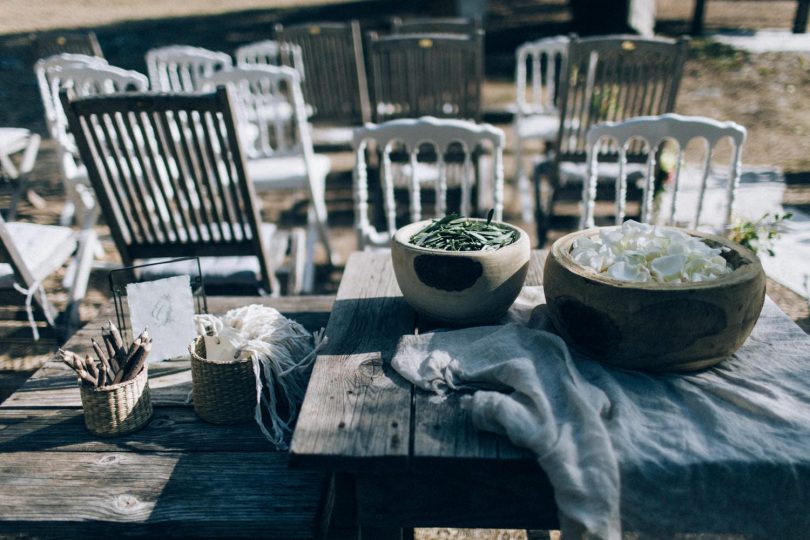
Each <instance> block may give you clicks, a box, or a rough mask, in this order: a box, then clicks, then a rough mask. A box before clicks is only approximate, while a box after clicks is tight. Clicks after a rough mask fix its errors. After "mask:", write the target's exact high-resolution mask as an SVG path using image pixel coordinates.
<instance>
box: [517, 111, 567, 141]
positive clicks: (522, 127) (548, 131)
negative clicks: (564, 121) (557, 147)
mask: <svg viewBox="0 0 810 540" xmlns="http://www.w3.org/2000/svg"><path fill="white" fill-rule="evenodd" d="M515 123H516V126H515V129H516V130H517V134H518V136H519V137H520V138H521V139H528V138H533V139H542V140H544V141H548V142H552V141H555V140H557V133H558V132H559V130H560V117H559V116H557V114H554V113H549V114H533V115H531V116H521V117H517V118H516V120H515Z"/></svg>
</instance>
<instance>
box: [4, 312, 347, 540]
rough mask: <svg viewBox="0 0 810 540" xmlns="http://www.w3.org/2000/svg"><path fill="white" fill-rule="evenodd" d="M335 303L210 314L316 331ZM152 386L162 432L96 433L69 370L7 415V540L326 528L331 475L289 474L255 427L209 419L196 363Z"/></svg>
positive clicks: (51, 365)
mask: <svg viewBox="0 0 810 540" xmlns="http://www.w3.org/2000/svg"><path fill="white" fill-rule="evenodd" d="M333 302H334V298H333V297H324V296H319V297H318V296H315V297H289V298H274V299H272V298H253V297H230V298H223V297H209V299H208V308H209V311H210V312H211V313H222V312H224V311H227V310H228V309H231V308H234V307H238V306H243V305H247V304H252V303H260V304H264V305H269V306H273V307H275V308H277V309H278V310H279V311H281V312H282V313H284V314H286V315H288V316H289V317H291V318H294V319H295V320H297V321H299V322H301V323H302V324H303V325H304V326H305V327H307V328H308V329H310V330H315V329H318V328H321V327H323V326H325V325H326V322H327V320H328V318H329V312H330V310H331V308H332V303H333ZM111 316H113V317H112V318H114V313H113V312H112V308H111V306H110V307H108V308H107V309H106V310H105V311H104V312H102V314H101V315H100V316H99V317H97V318H96V319H95V320H93V321H92V322H91V323H89V324H87V325H86V326H85V327H84V328H83V329H82V330H80V331H79V332H78V333H77V334H76V335H75V336H74V337H73V338H72V339H71V340H70V341H68V343H67V344H66V346H65V347H66V348H68V349H70V350H73V351H75V352H82V353H83V352H89V343H90V337H91V336H93V337H97V336H98V335H99V332H100V327H101V324H102V323H103V322H106V320H107V319H108V318H111ZM149 384H150V388H151V396H152V403H153V405H154V407H155V413H154V416H153V418H152V420H151V422H150V423H149V425H148V426H147V427H146V428H144V429H143V430H141V431H139V432H137V433H134V434H131V435H127V436H124V437H117V438H113V439H101V438H98V437H94V436H92V435H91V434H90V433H89V432H88V431H87V430H86V429H85V427H84V420H83V416H82V410H81V402H80V398H79V390H78V387H77V384H76V376H75V374H73V373H72V372H70V371H69V369H68V368H67V367H66V366H65V365H64V364H62V363H61V362H58V361H50V362H47V363H46V364H45V365H44V366H43V367H42V368H41V369H39V370H38V371H37V372H36V373H35V374H34V375H33V376H32V377H31V378H30V379H29V380H28V382H26V383H25V384H24V385H23V386H22V387H21V388H20V389H19V390H18V391H17V392H15V393H14V394H13V395H12V396H10V397H9V398H8V400H6V401H5V402H4V403H3V404H2V406H0V536H2V537H5V536H17V535H22V536H26V535H33V536H58V537H61V538H65V537H71V536H82V537H85V536H88V535H90V536H104V537H111V536H114V535H120V534H124V535H127V536H132V535H144V534H156V535H157V534H160V535H168V534H170V535H173V536H208V537H254V538H255V537H273V538H311V537H313V536H314V535H316V533H317V532H318V529H322V528H324V527H325V523H324V522H323V520H324V519H326V518H328V512H324V511H323V510H322V509H325V508H327V507H328V506H329V505H330V501H329V500H324V498H329V497H331V491H330V490H329V489H328V487H329V486H330V485H331V481H330V475H328V474H324V473H319V472H310V471H290V470H289V468H288V463H287V461H288V459H287V454H286V453H284V452H276V451H274V448H273V447H272V445H270V444H269V443H268V442H267V441H266V440H265V439H264V437H263V436H262V434H261V433H260V432H259V429H258V428H257V426H256V425H255V424H254V423H249V424H243V425H239V426H214V425H211V424H206V423H205V422H203V421H202V420H200V419H199V418H198V417H197V416H196V415H195V413H194V411H193V409H192V408H191V406H190V404H189V403H187V397H188V394H189V392H190V390H191V374H190V370H189V364H188V362H187V361H185V362H165V363H161V364H156V365H153V366H151V367H150V369H149ZM281 487H284V489H280V488H281ZM319 512H321V514H319Z"/></svg>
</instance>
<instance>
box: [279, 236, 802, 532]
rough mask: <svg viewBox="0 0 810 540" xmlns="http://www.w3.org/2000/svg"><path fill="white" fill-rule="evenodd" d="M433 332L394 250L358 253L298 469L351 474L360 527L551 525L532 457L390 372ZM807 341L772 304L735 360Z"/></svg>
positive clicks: (536, 264)
mask: <svg viewBox="0 0 810 540" xmlns="http://www.w3.org/2000/svg"><path fill="white" fill-rule="evenodd" d="M545 255H546V254H545V252H541V251H535V252H533V254H532V258H531V262H530V268H529V272H528V277H527V281H526V285H529V286H532V285H541V284H542V275H543V264H544V261H545ZM426 330H430V328H429V327H424V326H423V324H422V322H421V321H420V319H419V317H418V316H417V315H416V314H415V313H414V312H413V310H412V309H411V308H410V307H409V306H408V305H407V303H406V302H405V300H404V299H403V297H402V295H401V292H400V290H399V288H398V286H397V283H396V278H395V276H394V272H393V268H392V263H391V259H390V255H389V254H387V253H369V252H363V253H355V254H353V255H352V256H351V258H350V259H349V261H348V264H347V266H346V269H345V272H344V275H343V279H342V281H341V285H340V288H339V290H338V294H337V299H336V301H335V304H334V307H333V311H332V316H331V318H330V319H329V325H328V326H327V330H326V334H327V336H328V338H329V341H328V344H327V346H326V348H325V349H324V351H323V353H322V354H321V355H319V356H318V358H317V360H316V363H315V366H314V368H313V373H312V378H311V380H310V383H309V387H308V389H307V394H306V397H305V399H304V404H303V407H302V409H301V413H300V416H299V419H298V423H297V426H296V429H295V432H294V435H293V440H292V444H291V448H290V463H291V465H293V466H297V467H302V468H306V469H323V470H331V471H335V472H338V473H341V474H344V475H346V476H347V477H349V478H351V479H352V480H353V481H354V482H355V484H354V487H355V494H356V497H357V504H358V515H359V516H360V517H359V520H360V522H361V525H363V526H368V527H372V528H379V529H393V528H397V527H413V526H456V527H481V528H487V527H498V528H502V527H509V528H538V529H539V528H544V529H545V528H553V527H555V526H556V508H555V505H554V501H553V491H552V490H551V487H550V483H549V482H548V478H547V477H546V476H545V474H544V473H543V472H542V470H541V469H540V467H539V466H538V465H537V462H536V460H535V459H534V456H532V455H529V454H528V453H527V452H526V451H524V450H522V449H520V448H517V447H515V446H513V445H512V444H511V443H510V442H509V441H508V440H506V438H504V437H500V436H497V435H494V434H490V433H485V432H482V431H479V430H477V429H476V428H475V427H474V426H473V424H472V421H471V419H470V417H469V415H468V414H466V413H465V411H464V410H463V409H462V407H461V406H460V402H459V400H460V399H461V398H460V396H459V395H458V394H454V393H451V394H450V395H449V396H448V397H447V399H446V400H444V401H439V400H436V399H435V398H434V397H433V395H432V394H431V393H430V392H426V391H423V390H419V389H415V388H414V387H413V385H411V384H410V383H408V382H407V381H405V380H404V379H403V378H402V377H401V376H400V375H399V374H398V373H396V372H395V371H394V370H393V369H392V368H391V366H390V360H391V357H392V355H393V353H394V350H395V347H396V346H397V344H398V341H399V338H400V337H401V336H402V335H405V334H413V333H419V332H422V331H426ZM774 336H778V337H777V338H774ZM807 342H808V340H807V336H806V335H805V334H804V333H803V332H802V331H801V330H800V329H799V328H798V327H797V326H796V325H795V323H793V322H792V321H791V320H790V319H789V318H788V317H787V316H786V315H785V314H784V313H782V312H781V311H780V310H779V308H778V307H777V306H776V305H775V304H774V303H773V302H772V301H771V300H770V299H766V302H765V306H764V309H763V312H762V315H761V317H760V319H759V321H758V323H757V326H756V328H755V329H754V333H753V334H752V336H751V338H750V339H749V341H748V342H747V344H746V346H744V347H743V348H742V349H740V350H739V351H738V352H737V354H736V356H737V357H738V359H741V358H743V357H745V358H748V357H751V359H753V362H752V363H753V364H754V365H757V363H761V362H762V361H763V360H764V359H765V357H768V356H769V355H770V356H776V357H780V358H782V357H784V358H786V359H791V362H792V361H793V360H795V359H796V358H807V359H810V356H807V353H806V351H807V350H810V349H807V348H806V343H807ZM803 351H804V352H803ZM797 355H798V356H797ZM791 365H793V364H791ZM775 459H778V455H777V456H776V458H775ZM787 465H789V464H787ZM688 466H689V465H688V464H687V465H684V467H687V468H688ZM695 466H696V467H699V466H700V464H697V465H695ZM679 471H680V470H679ZM691 472H693V471H689V470H683V471H682V473H683V474H690V473H691ZM673 474H674V471H673Z"/></svg>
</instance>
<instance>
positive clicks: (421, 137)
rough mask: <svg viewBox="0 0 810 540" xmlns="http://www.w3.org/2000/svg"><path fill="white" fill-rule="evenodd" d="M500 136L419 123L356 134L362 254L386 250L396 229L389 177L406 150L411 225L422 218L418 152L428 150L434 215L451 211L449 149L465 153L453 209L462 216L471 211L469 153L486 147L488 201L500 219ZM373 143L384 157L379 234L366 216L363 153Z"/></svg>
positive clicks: (395, 123) (487, 129)
mask: <svg viewBox="0 0 810 540" xmlns="http://www.w3.org/2000/svg"><path fill="white" fill-rule="evenodd" d="M504 141H505V137H504V134H503V131H502V130H500V129H498V128H495V127H493V126H491V125H489V124H475V123H473V122H467V121H464V120H452V119H437V118H432V117H424V118H420V119H418V120H417V119H400V120H391V121H389V122H385V123H382V124H366V126H365V127H362V128H357V129H355V131H354V149H355V154H356V162H355V167H354V200H355V228H356V230H357V235H358V244H359V247H360V249H365V248H367V247H387V246H388V245H389V243H390V241H391V238H392V236H393V234H394V232H395V231H396V229H397V221H396V218H397V204H396V199H395V193H394V187H395V186H394V179H393V175H392V160H391V154H392V152H394V151H395V150H396V151H399V150H402V149H404V151H405V152H406V153H407V155H408V157H409V160H410V168H409V170H410V173H411V177H410V182H409V184H408V192H409V204H408V219H409V220H410V221H411V222H414V221H419V220H420V219H423V213H422V201H421V196H422V188H423V183H422V181H421V179H420V177H419V173H420V171H421V170H423V168H422V167H419V166H418V161H417V160H418V157H419V152H420V148H421V147H423V146H424V145H429V146H431V147H432V148H433V150H435V152H436V160H437V161H436V164H437V167H438V171H439V174H438V179H437V181H436V182H434V183H433V187H434V190H435V196H436V203H435V211H434V216H439V217H441V216H444V215H445V214H446V213H447V212H448V211H449V210H451V209H449V208H448V204H447V203H448V200H447V191H448V189H447V187H448V186H447V174H446V170H447V164H446V162H445V155H446V153H447V151H448V149H450V147H451V146H452V145H461V148H462V151H463V153H464V161H463V171H464V173H463V176H462V182H461V186H460V188H461V199H460V204H459V208H457V209H455V210H457V211H458V212H459V213H460V214H461V215H469V214H470V212H471V209H472V207H473V200H472V192H473V189H474V187H476V186H475V183H476V179H475V173H474V166H473V156H472V154H473V152H474V151H475V149H476V147H479V146H481V145H483V144H485V143H486V144H488V145H490V146H491V148H492V153H493V155H494V159H493V160H492V163H493V173H492V177H493V179H494V180H493V182H492V191H493V194H492V199H493V201H494V206H493V207H494V210H495V219H498V220H499V219H501V218H502V216H503V147H504ZM369 144H374V145H375V146H376V147H377V148H379V149H380V151H381V153H382V170H381V175H380V176H381V182H380V183H381V188H382V191H383V193H382V205H383V209H384V214H385V229H384V230H382V231H380V230H378V229H377V228H376V227H375V225H373V224H372V222H371V219H370V217H369V204H368V200H369V189H368V172H367V165H366V149H367V147H368V145H369Z"/></svg>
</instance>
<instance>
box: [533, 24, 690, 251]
mask: <svg viewBox="0 0 810 540" xmlns="http://www.w3.org/2000/svg"><path fill="white" fill-rule="evenodd" d="M687 52H688V40H686V39H684V38H681V39H678V40H673V39H664V38H640V37H638V36H621V35H618V36H600V37H592V38H577V37H576V36H574V37H572V38H571V42H570V45H569V49H568V60H567V63H566V70H565V74H564V77H563V80H562V81H561V83H560V91H559V92H560V93H559V96H558V101H557V105H558V107H559V111H560V113H559V114H560V127H559V132H558V134H557V139H556V144H555V152H554V155H553V157H552V158H551V159H550V160H547V161H544V162H542V163H540V164H539V165H538V166H537V167H536V168H535V174H534V183H535V215H536V221H537V235H538V242H539V244H540V246H543V245H544V243H545V239H546V235H547V233H548V229H549V226H550V220H551V218H552V217H553V215H554V205H555V202H556V201H557V199H558V196H559V194H560V191H561V189H560V188H563V187H566V186H571V185H573V186H574V187H578V188H581V187H582V185H583V184H584V178H585V171H586V154H587V140H586V137H587V134H588V130H589V129H590V128H591V126H594V125H597V124H600V123H603V122H617V121H622V120H625V119H628V118H633V117H636V116H651V115H660V114H665V113H668V112H672V111H673V110H674V109H675V99H676V97H677V95H678V88H679V86H680V82H681V74H682V72H683V64H684V61H685V60H686V55H687ZM601 151H603V152H606V153H609V154H613V155H612V157H609V158H606V159H604V160H600V161H602V162H603V163H601V164H600V167H603V168H604V170H600V171H599V174H598V177H599V178H600V179H601V178H610V179H614V178H616V169H617V164H616V158H617V153H616V151H615V149H614V148H610V147H608V146H605V147H604V148H602V149H601ZM626 157H627V160H628V162H629V163H630V165H629V167H630V168H629V169H628V172H630V173H633V172H640V171H641V170H643V166H644V165H643V164H644V163H645V162H646V161H647V152H646V150H645V148H644V147H643V146H642V145H641V144H638V143H636V144H633V145H631V146H630V147H629V148H628V149H627V152H626ZM634 164H635V169H634V168H633V167H634ZM542 176H545V177H546V178H547V179H548V185H549V193H548V194H546V202H545V206H544V205H543V203H542V198H543V197H542V193H541V189H540V178H541V177H542Z"/></svg>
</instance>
